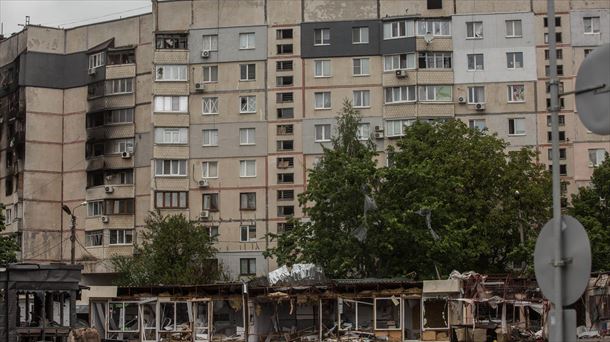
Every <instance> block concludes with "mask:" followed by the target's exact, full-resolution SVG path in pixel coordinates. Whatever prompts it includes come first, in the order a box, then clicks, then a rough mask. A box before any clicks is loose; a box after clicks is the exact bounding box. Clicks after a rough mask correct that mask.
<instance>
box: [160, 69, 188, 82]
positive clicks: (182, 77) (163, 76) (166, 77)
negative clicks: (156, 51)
mask: <svg viewBox="0 0 610 342" xmlns="http://www.w3.org/2000/svg"><path fill="white" fill-rule="evenodd" d="M155 69H156V73H155V75H156V78H155V80H156V81H186V80H187V76H186V73H187V68H186V65H157V66H156V67H155Z"/></svg>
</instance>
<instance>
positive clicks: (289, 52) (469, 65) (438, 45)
mask: <svg viewBox="0 0 610 342" xmlns="http://www.w3.org/2000/svg"><path fill="white" fill-rule="evenodd" d="M556 2H557V16H558V18H559V19H557V24H558V31H557V32H558V37H559V35H561V39H558V41H559V40H560V41H559V46H558V49H559V51H560V52H558V55H559V54H560V56H558V57H560V63H559V65H560V70H561V72H560V78H561V82H562V84H563V90H564V91H571V90H574V89H573V88H574V86H573V84H574V81H575V75H576V72H577V71H578V66H579V65H580V63H581V62H582V60H583V59H584V57H585V55H586V54H588V53H589V52H590V51H591V50H592V49H594V48H595V47H596V46H598V45H600V44H603V43H608V42H610V40H609V33H610V32H609V31H610V19H609V16H610V14H609V13H610V5H609V4H608V3H607V1H579V0H563V1H561V0H560V1H556ZM545 12H546V1H543V0H534V1H530V0H518V1H510V2H507V1H502V0H486V1H475V0H412V1H398V0H351V1H347V0H345V1H344V0H341V1H331V0H239V1H212V0H197V1H191V0H169V1H153V10H152V13H150V14H145V15H140V16H135V17H130V18H125V19H120V20H114V21H109V22H103V23H97V24H92V25H87V26H81V27H76V28H71V29H56V28H48V27H41V26H34V25H30V26H28V27H26V29H25V30H23V31H22V32H20V33H18V34H15V35H13V36H11V37H10V38H7V39H4V40H2V41H1V42H0V81H1V85H2V87H1V88H0V104H1V107H0V108H1V109H0V110H1V112H2V113H1V114H2V119H1V120H2V131H1V132H2V137H1V149H2V154H1V158H2V160H1V164H2V165H3V167H1V168H0V177H1V178H2V181H1V182H0V188H1V189H0V196H1V198H0V200H1V202H2V203H3V204H4V205H5V206H6V210H5V215H6V223H7V230H6V233H17V234H18V236H19V238H20V243H21V247H22V251H21V255H20V258H21V260H23V261H38V262H52V261H61V260H66V259H67V258H69V244H70V242H69V230H70V222H69V217H68V215H65V214H64V213H63V212H62V210H61V207H62V205H64V204H65V205H67V206H68V207H69V208H71V209H72V211H73V212H74V213H75V215H76V217H77V218H78V219H77V248H76V254H77V259H78V261H79V262H80V263H82V264H84V266H85V267H84V270H83V276H84V279H85V282H86V283H87V282H88V283H90V284H95V285H103V284H109V283H110V282H111V280H112V266H111V263H110V258H111V257H112V256H113V255H116V254H119V255H131V254H132V252H133V243H134V242H136V241H138V238H139V236H141V234H138V232H139V231H141V229H143V228H144V226H145V218H146V217H147V215H148V213H149V212H150V211H158V212H160V213H162V214H178V213H181V214H184V215H186V216H187V217H189V218H190V219H191V220H194V221H199V222H201V223H202V224H203V225H204V226H205V227H206V228H207V229H208V230H209V232H210V234H211V235H213V236H215V237H216V239H217V242H216V246H217V248H218V249H219V253H218V260H219V262H220V263H222V265H223V267H224V269H225V270H226V271H227V272H228V273H229V274H230V275H231V277H233V278H239V277H250V276H255V275H265V274H267V273H268V272H269V271H271V270H273V269H275V268H277V264H276V263H275V261H274V260H272V259H268V258H265V257H264V256H263V251H264V250H265V249H267V248H269V247H273V244H274V243H275V242H274V241H272V240H271V239H270V238H269V237H268V236H269V235H268V234H269V233H274V234H275V233H282V232H283V231H285V230H287V229H290V228H291V227H290V224H289V223H288V222H287V220H288V218H289V217H302V216H303V213H302V211H301V208H300V207H299V205H298V201H297V196H298V194H299V193H301V192H303V191H304V189H305V188H306V186H307V177H306V175H307V170H308V169H310V168H311V167H312V166H313V165H315V163H316V162H317V160H318V159H319V157H320V155H321V154H322V146H324V145H326V146H329V144H330V138H331V136H332V134H333V133H334V131H335V128H336V121H335V117H336V115H337V112H339V111H340V110H341V108H342V106H343V102H344V100H349V101H351V102H352V104H353V105H354V107H356V108H357V109H358V110H359V111H360V112H361V114H362V124H361V126H360V129H359V134H360V135H361V137H362V139H372V140H373V141H374V142H375V144H376V146H377V148H378V150H379V152H381V157H380V160H379V162H380V165H384V164H386V163H388V162H390V161H388V160H386V159H387V158H386V157H385V156H384V154H383V151H384V150H385V149H386V148H387V147H388V146H389V145H391V144H393V143H394V142H395V141H396V138H398V137H400V136H401V135H403V127H404V126H405V125H409V124H411V123H412V122H414V121H415V120H418V119H419V120H430V121H434V120H447V119H453V118H456V119H459V120H463V121H464V122H465V123H467V124H468V125H470V126H471V127H475V128H479V129H487V130H488V131H489V132H490V133H497V134H498V136H499V137H500V138H502V139H505V140H506V141H507V142H509V143H510V146H509V148H520V147H524V146H532V147H534V148H535V149H537V150H538V151H539V152H540V154H539V161H540V162H541V163H544V164H549V165H550V160H549V157H548V156H549V155H550V154H549V152H548V150H549V148H550V140H549V138H548V134H549V131H550V127H549V125H548V122H549V121H548V120H549V119H548V112H547V109H546V108H547V102H548V92H547V91H546V90H547V83H548V77H547V74H546V68H545V66H546V65H548V52H547V51H548V46H547V44H546V40H545V33H546V30H547V28H546V26H547V25H546V24H548V19H547V18H546V16H545ZM545 23H546V24H545ZM562 102H563V108H562V110H561V113H560V114H561V117H560V122H561V123H562V132H563V133H562V135H561V136H560V138H561V139H562V143H561V144H562V146H561V148H562V151H561V153H560V157H561V158H562V162H561V164H562V167H561V171H562V174H563V178H564V180H566V181H568V182H569V185H568V186H567V188H566V189H565V191H566V192H565V194H566V195H567V194H569V193H573V192H575V191H576V190H577V188H578V187H579V186H582V185H586V184H587V182H588V180H589V179H590V177H591V173H592V168H593V166H595V165H597V164H599V163H601V161H602V160H603V158H604V152H605V151H610V138H609V137H603V136H597V135H594V134H592V133H589V132H588V131H587V130H586V129H585V128H584V126H583V125H582V124H581V123H580V121H579V120H578V115H577V112H576V108H575V104H574V99H573V96H572V95H568V96H565V97H564V98H563V99H562ZM83 203H85V204H83Z"/></svg>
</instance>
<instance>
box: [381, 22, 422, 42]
mask: <svg viewBox="0 0 610 342" xmlns="http://www.w3.org/2000/svg"><path fill="white" fill-rule="evenodd" d="M414 35H415V22H414V21H413V20H400V21H391V22H387V23H384V24H383V39H396V38H404V37H413V36H414Z"/></svg>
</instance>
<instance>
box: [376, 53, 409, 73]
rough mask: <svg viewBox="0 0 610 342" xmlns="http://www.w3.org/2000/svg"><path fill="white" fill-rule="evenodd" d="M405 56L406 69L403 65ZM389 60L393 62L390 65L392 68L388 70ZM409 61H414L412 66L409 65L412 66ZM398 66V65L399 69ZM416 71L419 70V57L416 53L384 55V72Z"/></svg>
mask: <svg viewBox="0 0 610 342" xmlns="http://www.w3.org/2000/svg"><path fill="white" fill-rule="evenodd" d="M403 55H404V56H405V58H404V62H405V63H404V67H403V64H402V62H403V59H402V56H403ZM410 57H411V58H410ZM388 59H390V60H391V62H390V63H389V64H390V66H389V67H390V68H388ZM409 61H412V62H413V63H412V64H411V65H409V64H410V63H409ZM396 62H397V63H396ZM396 64H398V67H397V65H396ZM415 69H417V57H416V55H415V53H414V52H409V53H396V54H390V55H383V72H394V71H396V70H415Z"/></svg>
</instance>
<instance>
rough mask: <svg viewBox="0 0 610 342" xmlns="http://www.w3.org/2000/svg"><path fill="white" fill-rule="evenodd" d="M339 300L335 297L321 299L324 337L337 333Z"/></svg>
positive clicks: (321, 324)
mask: <svg viewBox="0 0 610 342" xmlns="http://www.w3.org/2000/svg"><path fill="white" fill-rule="evenodd" d="M337 311H338V310H337V301H336V300H334V299H320V318H321V319H320V330H321V332H322V336H323V337H329V336H333V335H336V333H337V331H336V330H337V328H338V324H337V317H338V316H337Z"/></svg>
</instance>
